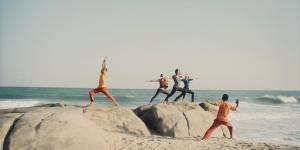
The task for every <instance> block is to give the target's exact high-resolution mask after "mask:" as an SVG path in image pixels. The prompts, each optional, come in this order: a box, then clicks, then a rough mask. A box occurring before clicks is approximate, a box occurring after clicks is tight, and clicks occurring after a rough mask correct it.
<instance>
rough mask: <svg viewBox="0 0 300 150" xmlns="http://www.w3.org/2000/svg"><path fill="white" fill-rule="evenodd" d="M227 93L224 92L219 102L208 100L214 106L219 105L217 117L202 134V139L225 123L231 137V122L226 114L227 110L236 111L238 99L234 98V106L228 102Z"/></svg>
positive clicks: (205, 138)
mask: <svg viewBox="0 0 300 150" xmlns="http://www.w3.org/2000/svg"><path fill="white" fill-rule="evenodd" d="M228 97H229V96H228V95H227V94H224V95H223V96H222V101H221V102H216V103H212V102H208V101H207V102H208V103H209V104H212V105H215V106H219V111H218V114H217V118H216V119H215V120H214V123H213V124H212V125H211V127H210V128H209V129H208V130H207V131H206V133H205V134H204V136H203V138H202V140H207V139H208V138H209V137H210V135H211V134H212V132H213V131H214V130H215V129H216V128H217V127H219V126H220V125H225V126H227V128H228V129H229V132H230V138H232V129H233V127H232V124H231V123H230V121H229V119H228V114H229V111H230V110H232V111H236V109H237V108H238V106H239V100H238V99H236V101H235V103H236V106H234V105H232V104H230V103H229V102H228Z"/></svg>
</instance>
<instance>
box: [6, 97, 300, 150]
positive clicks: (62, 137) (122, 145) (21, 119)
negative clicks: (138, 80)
mask: <svg viewBox="0 0 300 150" xmlns="http://www.w3.org/2000/svg"><path fill="white" fill-rule="evenodd" d="M160 107H163V108H164V109H167V110H168V111H167V112H168V114H170V113H171V114H172V112H176V111H174V110H175V109H174V110H172V108H176V109H180V110H181V111H183V112H184V113H186V114H188V113H187V112H192V113H195V115H197V116H198V117H200V118H201V116H200V115H199V114H197V111H198V113H202V114H205V115H207V116H205V115H204V116H203V117H205V118H209V117H210V116H211V113H209V112H205V111H204V110H202V108H201V107H199V106H197V105H195V104H193V103H179V104H168V105H163V104H158V105H146V106H141V107H139V108H138V109H136V110H131V109H130V108H128V107H123V106H121V107H111V106H104V105H94V106H87V107H83V106H73V105H66V104H47V105H43V106H38V107H26V108H14V109H2V110H0V131H1V132H0V142H1V146H3V147H1V149H4V150H8V149H10V150H16V149H28V150H29V149H41V150H48V149H72V150H74V149H75V150H76V149H78V150H79V149H108V150H138V149H140V150H142V149H146V150H148V149H149V150H154V149H160V150H163V149H165V150H174V149H176V150H182V149H187V150H195V149H282V150H287V149H300V147H295V146H290V145H280V144H272V143H257V142H253V141H244V140H238V139H228V138H226V137H224V136H227V135H226V132H224V130H219V131H216V132H217V133H216V134H214V135H213V137H212V138H211V139H209V140H207V141H204V140H201V136H190V135H192V134H193V135H197V133H190V132H192V130H193V129H192V128H193V125H194V124H195V123H197V122H194V123H191V118H193V117H191V116H190V117H189V116H188V115H187V118H186V119H187V120H190V124H189V126H190V127H189V129H188V132H189V135H185V133H184V132H183V131H184V130H183V129H184V126H173V127H172V128H170V129H172V131H174V135H170V136H161V135H160V134H162V133H160V132H159V130H158V131H153V130H152V129H150V128H149V127H147V126H146V125H145V123H144V122H143V120H142V119H140V118H139V117H138V115H141V114H142V112H143V113H145V112H147V111H145V110H148V111H149V110H151V111H152V110H153V109H157V110H158V111H157V114H159V113H161V112H159V108H160ZM195 110H197V111H195ZM134 112H135V113H137V112H139V113H138V114H135V113H134ZM176 113H177V112H176ZM179 114H181V113H179ZM173 116H174V115H173ZM164 117H165V118H168V115H167V114H166V113H164ZM175 118H176V117H175ZM177 118H179V119H178V120H176V119H175V120H176V121H174V119H173V122H176V124H182V123H180V121H182V120H180V117H177ZM194 121H195V120H194ZM208 121H211V120H210V119H208ZM153 122H155V120H154V121H153ZM168 123H172V122H168ZM146 124H148V123H146ZM158 124H159V123H158ZM200 124H202V126H206V125H205V122H201V123H200ZM197 125H198V124H197ZM162 127H164V128H165V129H164V130H167V128H166V126H165V125H163V126H162ZM205 128H206V127H205ZM200 129H201V126H199V130H200ZM164 133H165V134H169V133H168V132H164ZM218 133H223V135H222V134H221V135H219V134H218ZM200 134H202V133H199V135H200ZM24 135H26V136H25V137H24Z"/></svg>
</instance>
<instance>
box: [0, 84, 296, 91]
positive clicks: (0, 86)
mask: <svg viewBox="0 0 300 150" xmlns="http://www.w3.org/2000/svg"><path fill="white" fill-rule="evenodd" d="M0 88H70V89H88V88H91V87H58V86H2V85H0ZM109 89H124V90H125V89H130V90H155V89H157V88H121V87H118V88H116V87H111V88H109ZM193 90H199V91H201V90H202V91H297V92H300V89H284V90H283V89H280V90H279V89H193Z"/></svg>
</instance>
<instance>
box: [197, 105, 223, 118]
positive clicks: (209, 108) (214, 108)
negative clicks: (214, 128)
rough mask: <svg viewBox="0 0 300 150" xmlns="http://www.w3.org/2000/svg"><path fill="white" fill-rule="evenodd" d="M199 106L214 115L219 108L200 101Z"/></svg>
mask: <svg viewBox="0 0 300 150" xmlns="http://www.w3.org/2000/svg"><path fill="white" fill-rule="evenodd" d="M199 106H200V107H202V108H203V109H204V110H205V111H208V112H210V113H212V114H213V115H214V116H217V114H218V110H219V108H218V107H217V106H214V105H212V104H209V103H206V102H205V103H200V104H199Z"/></svg>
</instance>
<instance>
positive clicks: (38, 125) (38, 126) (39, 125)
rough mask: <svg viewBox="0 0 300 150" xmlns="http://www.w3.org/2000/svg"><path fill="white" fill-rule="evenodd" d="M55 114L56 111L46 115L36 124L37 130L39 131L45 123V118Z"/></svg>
mask: <svg viewBox="0 0 300 150" xmlns="http://www.w3.org/2000/svg"><path fill="white" fill-rule="evenodd" d="M53 115H55V113H52V114H50V115H48V116H46V117H45V118H42V119H41V121H40V122H39V123H38V124H37V125H36V126H35V128H34V129H35V131H38V130H39V129H40V128H41V125H42V123H43V121H44V120H45V119H47V118H49V117H51V116H53Z"/></svg>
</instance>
